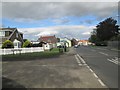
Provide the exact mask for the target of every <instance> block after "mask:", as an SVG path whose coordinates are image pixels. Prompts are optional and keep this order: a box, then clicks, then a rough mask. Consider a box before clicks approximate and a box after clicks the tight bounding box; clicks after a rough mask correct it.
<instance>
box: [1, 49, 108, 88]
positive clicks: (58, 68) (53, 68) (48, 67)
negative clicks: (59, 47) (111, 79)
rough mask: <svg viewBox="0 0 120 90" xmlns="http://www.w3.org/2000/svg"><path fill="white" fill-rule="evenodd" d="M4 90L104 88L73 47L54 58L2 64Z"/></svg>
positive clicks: (4, 62)
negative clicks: (5, 89) (13, 89)
mask: <svg viewBox="0 0 120 90" xmlns="http://www.w3.org/2000/svg"><path fill="white" fill-rule="evenodd" d="M2 74H3V76H2V78H3V79H2V80H3V88H5V87H7V88H107V86H106V85H105V84H104V83H103V82H102V81H101V79H100V78H99V77H98V76H97V75H96V74H95V73H94V71H93V70H92V69H91V68H90V67H89V66H88V65H87V64H86V62H85V61H84V60H83V58H82V57H81V56H80V55H79V54H78V53H77V52H76V50H75V49H74V48H73V47H72V48H70V50H69V52H67V53H65V54H63V55H61V56H59V57H54V58H44V59H37V60H30V61H29V60H28V61H26V60H25V61H24V60H22V61H20V60H19V61H17V60H16V61H12V62H11V61H10V60H9V61H4V59H3V62H2Z"/></svg>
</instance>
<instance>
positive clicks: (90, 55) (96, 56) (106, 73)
mask: <svg viewBox="0 0 120 90" xmlns="http://www.w3.org/2000/svg"><path fill="white" fill-rule="evenodd" d="M76 51H77V53H78V54H79V55H80V56H81V57H82V58H83V59H84V60H85V62H86V63H87V65H88V66H89V67H90V68H91V69H92V70H93V71H94V72H95V73H96V75H98V77H99V78H100V79H101V80H102V81H103V82H104V83H105V85H106V86H108V87H109V88H118V65H119V64H120V62H118V51H112V50H109V49H107V48H105V47H97V46H94V47H93V46H79V47H78V48H76Z"/></svg>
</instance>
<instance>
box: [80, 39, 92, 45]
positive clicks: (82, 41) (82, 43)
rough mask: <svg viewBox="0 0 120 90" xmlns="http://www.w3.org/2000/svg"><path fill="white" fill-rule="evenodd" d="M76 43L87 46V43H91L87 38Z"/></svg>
mask: <svg viewBox="0 0 120 90" xmlns="http://www.w3.org/2000/svg"><path fill="white" fill-rule="evenodd" d="M78 44H79V45H84V46H87V45H90V44H91V43H90V42H89V41H88V40H80V41H79V43H78Z"/></svg>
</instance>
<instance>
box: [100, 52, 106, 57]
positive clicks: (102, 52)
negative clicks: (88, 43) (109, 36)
mask: <svg viewBox="0 0 120 90" xmlns="http://www.w3.org/2000/svg"><path fill="white" fill-rule="evenodd" d="M99 53H100V54H103V55H105V56H108V54H107V53H103V52H99Z"/></svg>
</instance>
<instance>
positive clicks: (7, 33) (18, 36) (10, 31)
mask: <svg viewBox="0 0 120 90" xmlns="http://www.w3.org/2000/svg"><path fill="white" fill-rule="evenodd" d="M0 39H1V40H0V46H2V43H3V42H4V41H6V40H10V41H12V42H13V43H14V48H20V47H21V46H22V44H23V33H21V32H19V31H18V30H17V28H0Z"/></svg>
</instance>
